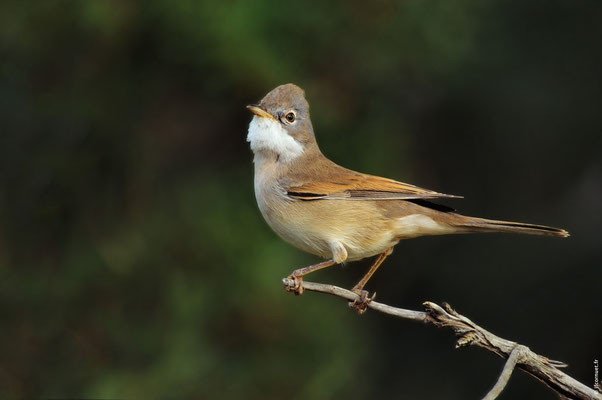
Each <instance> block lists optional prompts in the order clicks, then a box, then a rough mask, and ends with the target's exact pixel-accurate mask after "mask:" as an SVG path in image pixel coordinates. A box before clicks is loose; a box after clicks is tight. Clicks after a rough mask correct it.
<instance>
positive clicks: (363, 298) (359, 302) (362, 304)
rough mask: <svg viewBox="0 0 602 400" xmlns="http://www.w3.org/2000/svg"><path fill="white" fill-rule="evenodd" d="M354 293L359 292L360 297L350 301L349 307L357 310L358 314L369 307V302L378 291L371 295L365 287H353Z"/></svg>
mask: <svg viewBox="0 0 602 400" xmlns="http://www.w3.org/2000/svg"><path fill="white" fill-rule="evenodd" d="M351 291H352V292H353V293H355V294H357V295H358V296H359V297H360V298H359V299H356V300H354V301H350V302H349V307H351V308H353V309H354V310H355V311H357V313H358V314H360V315H361V314H363V313H365V312H366V310H367V309H368V304H370V302H371V301H372V300H374V298H375V297H376V293H374V294H373V295H372V296H369V294H370V293H369V292H368V291H367V290H363V289H352V290H351Z"/></svg>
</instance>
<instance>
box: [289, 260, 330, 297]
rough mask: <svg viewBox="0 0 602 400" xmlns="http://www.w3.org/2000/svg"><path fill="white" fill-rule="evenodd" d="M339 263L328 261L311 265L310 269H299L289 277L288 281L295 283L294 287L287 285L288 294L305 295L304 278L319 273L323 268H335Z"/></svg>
mask: <svg viewBox="0 0 602 400" xmlns="http://www.w3.org/2000/svg"><path fill="white" fill-rule="evenodd" d="M336 263H337V262H336V261H335V260H332V259H331V260H326V261H322V262H321V263H318V264H314V265H310V266H309V267H305V268H299V269H296V270H294V271H293V273H292V274H290V275H289V276H288V279H290V280H291V281H293V284H292V285H290V284H289V285H286V286H285V289H286V291H287V292H293V293H295V294H296V295H300V294H302V293H303V286H302V285H301V282H303V276H304V275H307V274H309V273H310V272H314V271H317V270H319V269H322V268H327V267H330V266H333V265H334V264H336Z"/></svg>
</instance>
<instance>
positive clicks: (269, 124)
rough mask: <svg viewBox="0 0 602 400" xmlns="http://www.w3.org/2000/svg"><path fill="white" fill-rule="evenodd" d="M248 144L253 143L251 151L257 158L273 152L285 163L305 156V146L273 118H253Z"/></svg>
mask: <svg viewBox="0 0 602 400" xmlns="http://www.w3.org/2000/svg"><path fill="white" fill-rule="evenodd" d="M247 142H250V143H251V150H253V153H254V154H255V156H256V157H257V156H258V155H260V153H261V152H269V151H272V152H274V153H276V154H278V156H279V157H280V160H281V161H283V162H289V161H291V160H293V159H295V158H297V157H299V156H300V155H301V154H303V146H302V145H301V143H299V142H298V141H296V140H295V139H294V138H293V137H292V136H290V135H289V134H288V133H286V130H285V129H284V128H283V127H282V125H280V122H278V121H276V120H273V119H271V118H263V117H258V116H257V115H255V116H253V119H252V120H251V123H250V124H249V134H248V135H247Z"/></svg>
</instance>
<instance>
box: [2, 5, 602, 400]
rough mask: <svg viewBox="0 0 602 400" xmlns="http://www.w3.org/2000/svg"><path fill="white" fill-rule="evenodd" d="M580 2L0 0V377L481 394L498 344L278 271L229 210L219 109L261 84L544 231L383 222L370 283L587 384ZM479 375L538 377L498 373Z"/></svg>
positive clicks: (585, 64)
mask: <svg viewBox="0 0 602 400" xmlns="http://www.w3.org/2000/svg"><path fill="white" fill-rule="evenodd" d="M600 21H602V7H600V4H599V2H597V1H563V0H558V1H553V0H549V1H535V2H525V1H491V2H481V1H473V0H459V1H455V2H449V1H438V0H437V1H406V2H402V1H387V0H379V1H374V2H367V1H355V0H354V1H346V2H339V3H332V2H324V1H308V2H296V3H291V4H286V3H283V2H275V1H267V0H256V1H234V0H232V1H221V2H217V1H213V2H209V1H198V0H181V1H166V0H161V1H159V0H154V1H94V0H92V1H66V0H65V1H59V0H56V1H51V0H48V1H42V2H35V3H34V2H22V1H4V2H2V5H0V60H1V62H0V179H1V180H0V282H1V284H0V315H1V316H2V318H1V321H2V322H1V325H0V339H1V340H0V354H2V357H1V359H0V397H2V398H57V397H70V398H164V397H175V398H220V399H230V398H232V399H234V398H236V399H238V398H249V399H254V398H257V399H271V398H273V399H281V398H299V399H301V398H303V399H306V398H311V399H333V398H342V397H343V396H345V397H346V398H350V399H364V398H392V397H394V398H421V399H424V398H433V399H440V398H446V399H455V398H457V399H465V398H478V397H479V396H481V395H482V394H483V393H485V392H486V391H487V389H488V388H489V387H490V385H491V384H492V383H493V382H494V380H495V379H496V375H497V373H498V372H499V370H500V369H501V360H499V359H495V358H494V357H492V356H491V355H490V354H485V353H484V352H482V351H476V350H475V351H466V350H465V351H461V352H456V351H453V350H452V338H451V336H450V333H448V332H442V331H441V332H440V331H436V330H433V329H426V328H424V327H422V326H415V325H413V324H411V323H408V322H404V321H398V320H392V319H389V318H387V317H384V316H381V315H376V314H375V313H371V312H369V313H367V314H366V315H364V316H362V317H361V318H360V317H357V316H356V315H354V314H352V313H351V312H349V311H347V310H346V309H345V308H346V307H345V305H344V304H343V303H342V302H340V301H338V300H336V299H331V298H328V297H326V296H318V295H314V294H307V295H304V296H303V297H301V298H295V297H293V296H289V295H287V294H286V293H284V292H283V290H282V288H281V286H280V283H279V282H280V278H281V277H283V276H286V275H287V274H288V273H289V272H290V271H292V270H293V269H294V268H297V267H299V266H303V265H307V264H310V263H312V262H314V261H315V258H313V257H311V256H309V255H305V254H302V253H301V252H300V251H297V250H295V249H293V248H291V247H290V246H288V245H287V244H286V243H284V242H283V241H281V240H280V239H279V238H277V237H276V235H275V234H273V233H272V232H271V231H270V230H269V228H267V226H266V225H265V223H264V222H263V221H262V219H261V217H260V215H259V212H258V211H257V209H256V206H255V200H254V196H253V185H252V179H253V172H252V164H251V160H252V156H251V154H250V151H249V150H248V147H247V144H246V143H245V135H246V125H247V123H248V121H249V120H250V116H249V115H248V114H247V112H246V110H245V109H244V106H245V105H246V104H248V103H251V102H256V101H257V100H259V99H260V98H261V97H262V96H263V95H264V94H265V93H267V92H268V91H269V90H270V89H271V88H273V87H274V86H276V85H278V84H281V83H286V82H295V83H297V84H298V85H300V86H302V87H303V88H305V89H306V93H307V96H308V98H309V101H310V104H311V106H312V118H313V121H314V126H315V128H316V132H317V136H318V140H319V143H320V145H321V147H322V149H323V151H324V152H325V154H327V155H328V156H330V157H331V158H333V159H334V160H335V161H337V162H339V163H342V164H344V165H346V166H349V167H351V168H354V169H358V170H362V171H365V172H369V173H373V174H381V175H386V176H390V177H393V178H397V179H403V180H407V181H410V182H412V183H416V184H418V185H421V186H425V187H430V188H433V189H436V190H440V191H444V192H448V193H456V194H464V195H465V196H466V199H465V200H462V201H457V202H456V201H454V202H453V204H452V205H454V206H456V207H458V208H460V209H461V210H462V211H464V212H466V213H468V214H474V215H483V216H489V217H497V218H507V219H517V220H526V221H528V222H535V223H545V224H550V225H557V226H562V227H565V228H567V229H569V230H570V231H571V233H572V234H573V236H572V237H571V238H570V239H568V240H555V239H548V238H531V237H526V238H522V237H512V236H503V235H497V236H496V235H491V236H485V237H478V236H470V237H468V236H464V237H441V238H426V239H416V240H412V241H408V242H404V243H401V244H400V245H399V246H398V248H397V251H396V253H395V254H394V255H393V256H392V257H391V259H390V260H388V261H387V263H386V264H385V266H384V267H383V268H382V269H381V270H380V271H379V273H378V274H377V275H376V277H375V278H374V280H373V281H372V282H371V284H370V289H371V290H377V291H378V294H379V298H380V299H381V300H383V301H386V302H388V303H391V304H395V305H401V306H405V307H410V308H418V307H420V303H421V302H422V301H424V300H427V299H429V300H434V301H440V300H447V301H449V302H450V303H452V305H454V306H456V307H457V308H458V309H459V310H460V311H461V312H463V313H464V314H466V315H468V316H470V317H471V318H474V320H475V321H478V322H479V323H481V324H482V325H483V326H486V327H488V328H490V329H491V330H492V331H494V332H496V333H499V334H500V335H502V336H504V337H508V338H510V339H513V340H517V341H520V342H521V343H523V344H526V345H528V346H531V348H533V349H534V350H535V351H538V352H541V353H543V354H545V355H548V356H550V357H552V358H555V359H560V360H563V361H566V362H568V363H569V364H570V365H571V367H570V369H569V373H571V374H572V375H573V376H575V377H576V378H578V379H580V380H582V381H583V382H584V383H586V384H590V385H591V384H593V366H592V363H593V360H594V358H598V359H599V358H600V357H602V322H601V319H600V315H601V312H600V311H601V309H602V297H601V296H600V282H601V281H602V262H601V261H602V249H601V248H602V246H601V240H600V227H601V224H602V212H600V205H601V204H602V159H601V158H602V157H601V155H602V117H601V114H600V110H601V109H602V89H601V88H602V85H601V83H602V82H601V79H600V77H601V75H600V71H602V52H601V51H600V49H601V48H602V24H600ZM366 264H367V262H364V263H358V264H352V265H349V266H346V267H344V269H343V270H342V269H341V268H333V269H332V270H330V271H324V272H319V273H316V274H315V276H312V277H311V279H314V280H320V281H328V282H333V283H338V284H341V285H347V286H350V285H352V283H353V282H354V280H355V279H357V278H358V277H359V276H360V275H361V273H362V272H363V270H364V268H366ZM504 398H553V394H551V393H550V392H548V391H546V390H545V389H543V388H542V386H541V385H539V384H538V383H536V382H535V381H534V380H532V379H530V378H527V377H525V376H524V375H521V374H517V375H516V376H515V377H513V379H512V381H511V383H510V386H509V388H508V389H507V393H506V394H505V397H504Z"/></svg>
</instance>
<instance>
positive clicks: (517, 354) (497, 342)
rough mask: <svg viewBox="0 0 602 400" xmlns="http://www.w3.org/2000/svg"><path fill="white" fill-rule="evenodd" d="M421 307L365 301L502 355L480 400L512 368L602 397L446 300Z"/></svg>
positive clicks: (562, 388) (561, 388) (560, 388)
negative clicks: (499, 369) (496, 372)
mask: <svg viewBox="0 0 602 400" xmlns="http://www.w3.org/2000/svg"><path fill="white" fill-rule="evenodd" d="M282 282H283V284H284V286H285V288H289V287H291V285H295V282H294V281H293V280H292V279H289V278H284V279H283V280H282ZM301 286H302V288H303V289H304V290H308V291H313V292H319V293H326V294H330V295H333V296H337V297H341V298H343V299H346V300H348V301H349V302H356V303H357V302H360V301H361V297H360V296H359V295H358V294H356V293H354V292H352V291H350V290H347V289H343V288H341V287H338V286H333V285H327V284H322V283H315V282H307V281H302V282H301ZM423 306H424V311H414V310H406V309H403V308H397V307H392V306H389V305H387V304H383V303H378V302H376V301H369V302H368V303H367V308H370V309H373V310H375V311H379V312H382V313H385V314H389V315H392V316H394V317H398V318H403V319H409V320H412V321H417V322H423V323H426V324H430V325H434V326H436V327H438V328H442V327H448V328H450V329H452V330H453V331H454V333H455V334H456V336H457V341H456V348H460V347H465V346H478V347H482V348H484V349H487V350H489V351H491V352H493V353H495V354H497V355H499V356H500V357H503V358H505V359H506V363H505V365H504V368H503V370H502V372H501V374H500V376H499V378H498V380H497V382H496V384H495V385H494V386H493V388H492V389H491V390H490V391H489V393H487V395H486V396H485V397H483V400H494V399H496V398H497V397H498V396H499V395H500V394H501V393H502V391H503V390H504V388H505V387H506V384H507V383H508V381H509V379H510V376H512V372H513V371H514V369H515V367H518V368H519V369H522V370H523V371H525V372H526V373H528V374H529V375H531V376H533V377H534V378H536V379H538V380H539V381H540V382H542V383H544V384H545V385H546V386H548V387H549V388H550V389H552V390H554V391H555V392H556V393H557V394H558V395H559V396H560V397H561V398H566V399H576V400H577V399H579V400H581V399H583V400H602V393H600V392H597V391H596V390H594V389H592V388H590V387H588V386H587V385H584V384H583V383H581V382H579V381H577V380H576V379H574V378H572V377H570V376H569V375H567V374H565V373H564V372H562V371H561V370H560V369H559V368H563V367H566V366H567V365H566V364H565V363H563V362H560V361H554V360H551V359H549V358H547V357H544V356H541V355H539V354H536V353H534V352H533V351H531V350H530V349H529V348H528V347H527V346H524V345H521V344H518V343H516V342H513V341H510V340H506V339H503V338H500V337H498V336H496V335H494V334H493V333H491V332H489V331H487V330H486V329H484V328H482V327H480V326H479V325H477V324H475V323H474V322H473V321H471V320H470V319H468V318H467V317H465V316H463V315H461V314H459V313H458V312H456V311H455V310H454V309H453V308H452V307H451V306H450V305H449V304H447V303H443V307H441V306H439V305H438V304H435V303H432V302H430V301H427V302H424V303H423Z"/></svg>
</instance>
